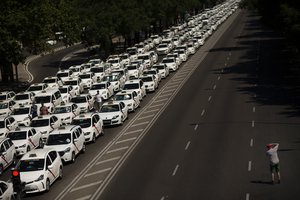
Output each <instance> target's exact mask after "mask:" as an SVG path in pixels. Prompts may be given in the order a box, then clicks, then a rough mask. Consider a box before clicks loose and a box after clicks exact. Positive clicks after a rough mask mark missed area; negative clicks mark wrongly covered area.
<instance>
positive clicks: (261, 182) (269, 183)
mask: <svg viewBox="0 0 300 200" xmlns="http://www.w3.org/2000/svg"><path fill="white" fill-rule="evenodd" d="M250 182H251V183H256V184H267V185H273V182H272V181H263V180H257V181H250Z"/></svg>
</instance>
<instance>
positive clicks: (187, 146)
mask: <svg viewBox="0 0 300 200" xmlns="http://www.w3.org/2000/svg"><path fill="white" fill-rule="evenodd" d="M190 144H191V141H188V143H187V144H186V146H185V148H184V149H185V150H188V148H189V146H190Z"/></svg>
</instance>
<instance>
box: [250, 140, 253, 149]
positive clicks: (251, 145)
mask: <svg viewBox="0 0 300 200" xmlns="http://www.w3.org/2000/svg"><path fill="white" fill-rule="evenodd" d="M250 147H253V139H251V140H250Z"/></svg>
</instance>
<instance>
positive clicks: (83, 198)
mask: <svg viewBox="0 0 300 200" xmlns="http://www.w3.org/2000/svg"><path fill="white" fill-rule="evenodd" d="M91 196H92V195H91V194H89V195H86V196H84V197H80V198H77V199H75V200H86V199H90V197H91Z"/></svg>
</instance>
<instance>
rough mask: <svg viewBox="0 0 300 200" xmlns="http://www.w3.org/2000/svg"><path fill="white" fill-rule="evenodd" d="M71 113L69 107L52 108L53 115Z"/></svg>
mask: <svg viewBox="0 0 300 200" xmlns="http://www.w3.org/2000/svg"><path fill="white" fill-rule="evenodd" d="M71 111H72V109H71V106H62V107H56V108H54V111H53V113H54V114H60V113H69V112H71Z"/></svg>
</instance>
